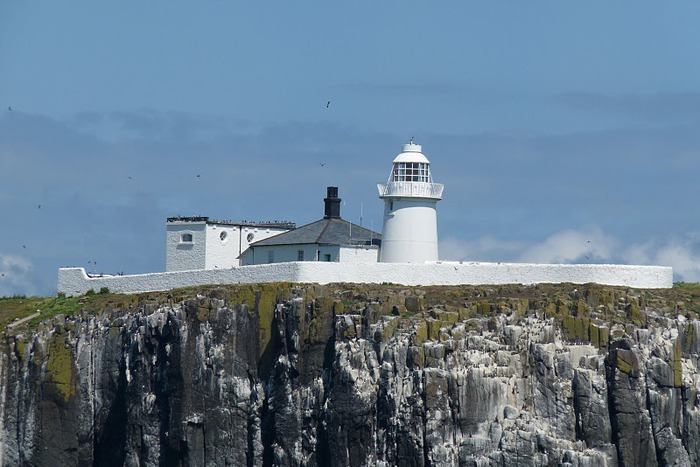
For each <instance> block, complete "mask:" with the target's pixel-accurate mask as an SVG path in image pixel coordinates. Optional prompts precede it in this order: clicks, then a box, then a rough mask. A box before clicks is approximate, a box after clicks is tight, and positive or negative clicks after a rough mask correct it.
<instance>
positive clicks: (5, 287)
mask: <svg viewBox="0 0 700 467" xmlns="http://www.w3.org/2000/svg"><path fill="white" fill-rule="evenodd" d="M33 269H34V266H33V265H32V263H31V262H30V261H29V260H27V259H26V258H23V257H21V256H17V255H2V254H0V297H6V296H12V295H18V294H23V295H33V294H36V287H35V284H34V278H33V277H31V273H32V271H33Z"/></svg>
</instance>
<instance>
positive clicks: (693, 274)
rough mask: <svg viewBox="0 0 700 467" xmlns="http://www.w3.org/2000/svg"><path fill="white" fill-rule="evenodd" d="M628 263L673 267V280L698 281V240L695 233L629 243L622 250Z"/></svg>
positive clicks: (699, 250) (699, 242) (699, 257)
mask: <svg viewBox="0 0 700 467" xmlns="http://www.w3.org/2000/svg"><path fill="white" fill-rule="evenodd" d="M621 256H622V258H623V260H625V261H626V262H629V263H638V264H658V265H662V266H672V267H673V278H674V280H675V281H684V282H700V241H699V240H698V235H697V233H694V232H690V233H687V234H686V235H684V236H676V237H673V238H669V239H666V241H664V242H654V241H648V242H645V243H639V244H634V245H631V246H630V247H628V248H626V249H625V250H624V251H623V252H622V255H621Z"/></svg>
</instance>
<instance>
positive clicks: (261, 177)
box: [0, 0, 700, 296]
mask: <svg viewBox="0 0 700 467" xmlns="http://www.w3.org/2000/svg"><path fill="white" fill-rule="evenodd" d="M698 19H700V3H698V2H695V1H674V2H651V1H634V2H632V1H620V2H614V3H611V2H602V1H591V2H560V1H535V2H516V1H503V2H482V1H464V2H461V1H460V2H457V1H444V2H426V1H424V0H423V1H418V0H401V1H398V0H384V1H380V2H376V1H372V2H370V1H365V0H359V1H355V2H318V1H308V0H295V1H294V2H283V1H276V2H272V1H263V2H243V1H235V0H228V1H215V0H211V1H208V2H197V3H195V2H183V1H173V0H171V1H167V2H166V1H161V0H155V1H149V2H139V1H134V0H124V1H121V2H89V1H82V0H81V1H73V0H66V1H63V2H38V1H26V0H22V1H20V0H0V232H2V241H0V274H1V276H0V296H10V295H42V296H49V295H53V294H55V293H56V274H57V269H58V268H59V267H65V266H81V267H85V268H86V270H88V272H96V273H99V272H102V273H124V274H136V273H145V272H158V271H163V270H164V269H165V221H166V218H167V217H169V216H177V215H181V216H198V215H202V216H209V217H210V218H213V219H221V220H234V221H235V220H256V221H266V220H288V221H293V222H296V223H297V225H303V224H306V223H309V222H313V221H315V220H317V219H319V218H321V217H322V216H323V198H324V197H325V194H326V193H325V187H327V186H338V187H339V195H340V197H341V198H342V199H343V204H342V207H341V215H342V217H343V218H345V219H347V220H350V221H352V222H355V223H358V224H359V223H360V222H362V225H363V226H365V227H368V228H373V229H374V230H377V231H381V223H382V210H383V205H382V202H381V200H379V198H378V195H377V189H376V183H377V182H383V181H386V179H387V177H388V175H389V172H390V169H391V161H392V160H393V158H394V157H395V156H396V155H397V154H398V153H399V152H400V150H401V145H402V144H405V143H407V142H408V141H409V140H410V139H411V138H413V139H414V141H415V142H417V143H419V144H422V145H423V152H424V153H425V154H426V156H427V157H428V158H429V159H430V161H431V167H432V172H433V177H434V180H435V181H436V182H438V183H444V184H445V193H444V196H443V200H442V201H440V202H439V203H438V224H439V241H440V243H439V249H440V257H441V259H444V260H465V261H515V262H554V263H624V264H650V265H664V266H672V267H673V268H674V280H676V281H686V282H698V281H700V216H699V215H698V214H699V209H698V207H697V201H698V200H699V199H700V183H698V178H699V177H698V175H699V174H700V48H699V47H698V44H700V28H697V23H698ZM329 101H330V104H329V105H327V103H328V102H329ZM10 109H11V110H10ZM360 218H362V220H361V221H360Z"/></svg>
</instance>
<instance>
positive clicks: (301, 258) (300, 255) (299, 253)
mask: <svg viewBox="0 0 700 467" xmlns="http://www.w3.org/2000/svg"><path fill="white" fill-rule="evenodd" d="M297 261H304V250H297Z"/></svg>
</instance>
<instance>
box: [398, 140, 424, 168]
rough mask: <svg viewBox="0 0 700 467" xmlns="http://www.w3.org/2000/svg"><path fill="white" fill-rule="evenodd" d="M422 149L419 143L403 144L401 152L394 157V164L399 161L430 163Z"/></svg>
mask: <svg viewBox="0 0 700 467" xmlns="http://www.w3.org/2000/svg"><path fill="white" fill-rule="evenodd" d="M422 151H423V147H422V146H421V145H420V144H414V143H408V144H404V145H403V147H402V152H401V154H399V155H398V156H396V159H394V164H396V163H400V162H418V163H421V164H430V161H429V160H428V158H427V157H425V155H424V154H423V152H422Z"/></svg>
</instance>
